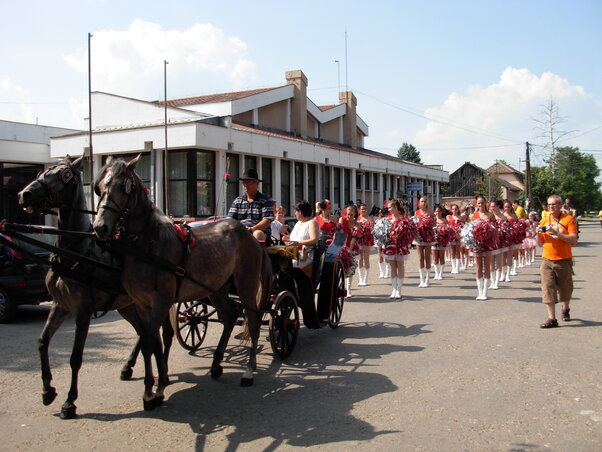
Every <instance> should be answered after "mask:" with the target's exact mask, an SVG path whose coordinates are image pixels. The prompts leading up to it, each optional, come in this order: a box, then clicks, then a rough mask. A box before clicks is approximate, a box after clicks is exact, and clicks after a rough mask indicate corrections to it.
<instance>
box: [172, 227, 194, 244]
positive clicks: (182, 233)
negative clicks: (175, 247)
mask: <svg viewBox="0 0 602 452" xmlns="http://www.w3.org/2000/svg"><path fill="white" fill-rule="evenodd" d="M173 227H174V229H175V230H176V232H177V233H178V238H179V239H180V240H181V241H182V243H185V244H187V245H188V247H189V248H194V247H195V245H196V239H195V238H194V236H193V235H192V234H191V233H190V229H189V228H188V226H186V228H184V227H182V225H179V224H174V225H173Z"/></svg>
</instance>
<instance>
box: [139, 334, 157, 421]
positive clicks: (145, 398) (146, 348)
mask: <svg viewBox="0 0 602 452" xmlns="http://www.w3.org/2000/svg"><path fill="white" fill-rule="evenodd" d="M154 343H155V340H154V337H153V335H152V333H151V332H150V330H149V329H147V328H145V329H144V331H143V332H142V334H141V336H140V350H141V351H142V356H143V357H144V394H143V395H142V403H143V405H144V409H145V410H146V411H150V410H153V409H155V408H156V404H155V394H154V393H153V387H154V386H155V377H154V376H153V362H152V359H151V355H152V354H153V351H154V348H155V345H154Z"/></svg>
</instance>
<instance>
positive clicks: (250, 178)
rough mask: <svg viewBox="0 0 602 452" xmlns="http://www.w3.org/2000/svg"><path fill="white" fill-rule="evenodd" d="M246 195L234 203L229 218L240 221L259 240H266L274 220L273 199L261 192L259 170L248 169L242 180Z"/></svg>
mask: <svg viewBox="0 0 602 452" xmlns="http://www.w3.org/2000/svg"><path fill="white" fill-rule="evenodd" d="M240 180H241V181H242V187H243V190H244V195H241V196H239V197H237V198H236V199H235V200H234V201H233V202H232V206H231V207H230V210H229V211H228V216H229V217H230V218H234V219H235V220H238V221H240V222H241V223H242V224H243V226H246V228H247V229H248V230H249V231H250V232H251V234H253V237H255V238H256V239H257V240H265V239H266V232H265V231H266V229H269V227H270V223H271V222H272V220H273V219H274V210H273V208H272V198H270V197H269V196H268V195H266V194H265V193H261V192H260V191H259V182H261V180H260V179H259V176H258V175H257V170H255V169H253V168H249V169H246V170H245V171H244V173H243V174H242V177H241V178H240Z"/></svg>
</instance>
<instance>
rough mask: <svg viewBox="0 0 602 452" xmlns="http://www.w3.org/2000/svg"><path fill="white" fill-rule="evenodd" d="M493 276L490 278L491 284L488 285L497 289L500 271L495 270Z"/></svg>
mask: <svg viewBox="0 0 602 452" xmlns="http://www.w3.org/2000/svg"><path fill="white" fill-rule="evenodd" d="M492 276H493V277H492V278H491V281H492V282H491V285H490V286H489V288H490V289H499V287H498V284H499V282H500V271H499V270H496V271H495V273H494V274H493V275H492Z"/></svg>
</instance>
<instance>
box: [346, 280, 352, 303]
mask: <svg viewBox="0 0 602 452" xmlns="http://www.w3.org/2000/svg"><path fill="white" fill-rule="evenodd" d="M351 278H353V275H351V276H348V277H347V278H345V290H347V298H351V297H353V295H352V294H351Z"/></svg>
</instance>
